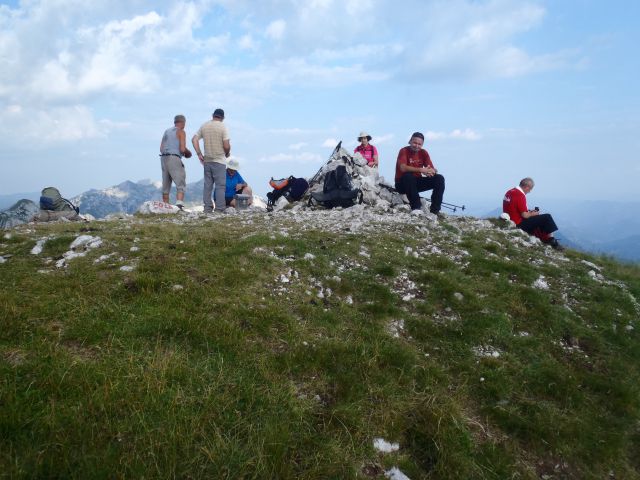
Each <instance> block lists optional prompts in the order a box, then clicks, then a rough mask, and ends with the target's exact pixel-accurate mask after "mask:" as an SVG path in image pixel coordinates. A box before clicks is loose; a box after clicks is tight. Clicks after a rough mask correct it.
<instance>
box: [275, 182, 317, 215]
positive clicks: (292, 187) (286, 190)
mask: <svg viewBox="0 0 640 480" xmlns="http://www.w3.org/2000/svg"><path fill="white" fill-rule="evenodd" d="M269 185H271V187H273V191H272V192H269V193H267V211H269V212H270V211H272V210H273V206H274V205H275V203H276V201H277V200H278V199H279V198H280V197H285V198H286V199H287V200H288V201H290V202H291V201H298V200H300V199H301V198H302V197H303V196H304V194H305V193H306V192H307V190H308V189H309V182H307V181H306V180H305V179H304V178H296V177H293V176H291V177H289V178H281V179H279V180H274V179H273V178H271V180H269Z"/></svg>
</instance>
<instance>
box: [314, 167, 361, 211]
mask: <svg viewBox="0 0 640 480" xmlns="http://www.w3.org/2000/svg"><path fill="white" fill-rule="evenodd" d="M313 201H315V202H317V203H318V204H321V205H323V206H324V207H326V208H334V207H344V208H347V207H352V206H353V205H355V203H356V201H358V203H362V191H361V190H360V189H358V188H353V185H352V184H351V178H350V177H349V174H348V173H347V167H345V166H344V165H338V166H337V167H336V168H335V169H334V170H331V171H330V172H327V173H326V175H325V176H324V185H323V186H322V192H312V193H311V198H309V205H312V204H313Z"/></svg>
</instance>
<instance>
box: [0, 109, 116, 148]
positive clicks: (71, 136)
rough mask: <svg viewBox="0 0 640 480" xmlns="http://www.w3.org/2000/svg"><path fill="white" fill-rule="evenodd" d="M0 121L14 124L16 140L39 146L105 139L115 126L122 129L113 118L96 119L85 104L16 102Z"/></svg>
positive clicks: (0, 115)
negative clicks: (38, 107)
mask: <svg viewBox="0 0 640 480" xmlns="http://www.w3.org/2000/svg"><path fill="white" fill-rule="evenodd" d="M0 123H1V124H3V125H12V130H11V134H12V136H13V138H14V139H15V140H17V141H19V142H27V143H34V142H37V144H38V145H51V144H58V143H64V142H72V141H78V140H84V139H95V138H105V137H106V136H107V134H108V132H109V131H110V130H111V129H114V128H119V126H118V124H115V123H112V122H109V121H104V122H103V121H100V122H98V121H96V119H95V118H94V115H93V113H92V112H91V110H89V109H88V108H87V107H85V106H82V105H74V106H70V107H51V108H48V109H47V110H34V109H32V108H24V107H22V106H20V105H12V106H10V107H9V108H7V109H5V110H4V111H3V112H0Z"/></svg>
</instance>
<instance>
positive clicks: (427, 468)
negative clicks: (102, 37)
mask: <svg viewBox="0 0 640 480" xmlns="http://www.w3.org/2000/svg"><path fill="white" fill-rule="evenodd" d="M80 235H89V236H91V237H93V238H84V239H83V240H84V241H85V242H86V243H85V246H84V247H83V246H79V247H77V249H76V250H77V251H76V252H75V253H76V254H77V253H80V254H84V256H79V257H76V258H73V257H74V255H70V254H69V251H70V245H71V243H72V242H74V240H76V239H77V237H78V236H80ZM98 237H99V239H98ZM43 239H46V240H43ZM38 241H40V242H38ZM36 245H37V246H38V247H37V248H36V249H35V250H34V253H31V252H32V249H33V248H34V246H36ZM38 248H41V249H42V251H41V252H40V253H38ZM85 248H88V250H86V251H85V250H84V249H85ZM0 255H2V256H3V259H4V262H3V263H1V264H0V318H1V329H0V477H3V478H4V477H6V478H33V477H47V478H50V477H59V478H136V477H145V478H165V477H179V478H185V477H186V478H260V479H262V478H309V479H312V478H313V479H315V478H385V472H386V471H390V469H391V468H392V467H398V468H399V469H400V470H401V471H402V472H403V473H404V474H405V475H407V476H408V477H409V478H411V479H413V480H415V479H420V478H434V479H436V478H437V479H463V478H480V479H481V478H495V479H504V478H523V479H529V478H531V479H533V478H576V479H604V478H615V479H626V478H640V387H639V386H640V348H639V346H640V345H639V341H638V329H639V328H640V325H638V317H639V316H640V307H639V305H638V302H637V301H636V300H635V299H638V298H640V270H638V268H635V267H631V266H625V265H620V264H617V263H615V262H613V261H610V260H607V259H605V258H598V259H594V258H593V257H588V256H585V255H582V254H578V253H576V252H571V251H569V252H565V253H557V252H555V251H553V250H550V249H548V248H545V247H543V246H542V245H540V244H539V243H538V244H536V243H531V242H530V241H529V240H528V238H527V237H526V236H523V235H522V234H521V232H519V231H514V230H508V229H506V228H504V227H502V226H500V225H499V224H498V223H497V222H495V223H492V222H490V221H486V220H476V219H473V218H451V217H450V218H449V219H447V220H444V221H441V222H439V223H436V224H434V223H431V222H429V221H428V220H425V219H420V218H415V217H410V216H409V215H408V214H404V213H402V214H397V213H396V214H393V215H391V214H377V213H373V212H371V211H370V210H363V209H361V208H359V207H354V208H353V209H349V210H346V211H333V212H316V213H308V212H301V211H293V212H285V213H278V214H272V215H265V214H247V215H240V216H214V217H198V216H188V215H184V216H173V217H168V218H167V217H165V218H159V217H135V218H129V219H122V220H113V221H104V222H93V223H90V224H74V223H63V224H50V225H37V226H33V225H31V226H24V227H21V228H18V229H16V230H13V231H11V232H9V233H8V234H6V235H5V236H4V238H2V237H0ZM63 255H64V256H63ZM56 264H58V265H59V266H56ZM379 438H382V439H384V440H386V441H388V442H392V443H397V444H398V445H399V449H397V450H395V451H392V452H389V453H384V452H381V451H379V450H377V449H376V448H374V440H375V439H379ZM388 475H391V473H389V474H388Z"/></svg>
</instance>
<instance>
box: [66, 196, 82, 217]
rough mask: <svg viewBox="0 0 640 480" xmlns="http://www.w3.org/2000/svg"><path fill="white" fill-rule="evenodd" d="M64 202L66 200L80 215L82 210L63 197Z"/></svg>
mask: <svg viewBox="0 0 640 480" xmlns="http://www.w3.org/2000/svg"><path fill="white" fill-rule="evenodd" d="M62 200H64V201H65V202H66V204H67V205H69V206H70V207H71V208H73V209H74V210H75V212H76V213H80V208H79V207H76V206H75V205H74V204H73V203H71V201H70V200H67V199H66V198H64V197H62Z"/></svg>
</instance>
